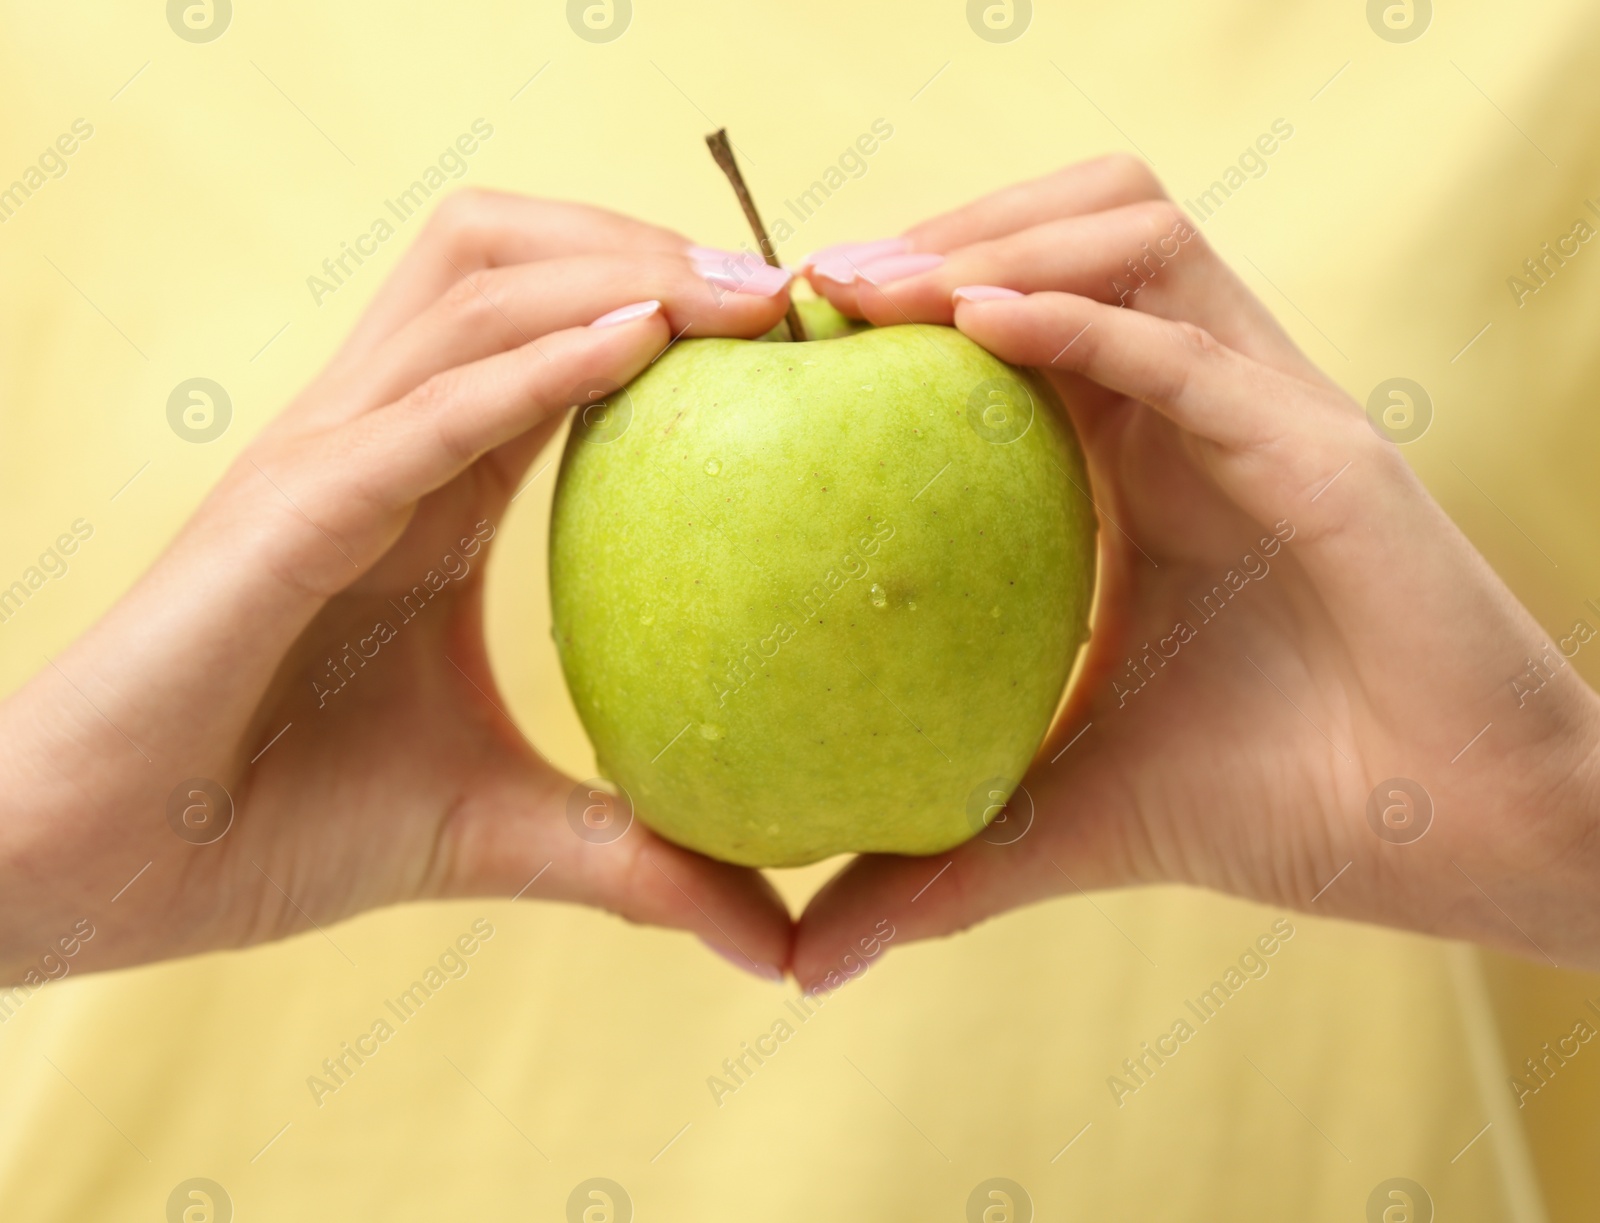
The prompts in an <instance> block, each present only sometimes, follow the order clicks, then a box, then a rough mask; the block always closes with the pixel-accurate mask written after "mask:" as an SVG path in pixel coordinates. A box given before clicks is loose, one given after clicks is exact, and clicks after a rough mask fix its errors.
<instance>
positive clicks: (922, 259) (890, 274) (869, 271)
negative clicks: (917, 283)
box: [861, 255, 944, 285]
mask: <svg viewBox="0 0 1600 1223" xmlns="http://www.w3.org/2000/svg"><path fill="white" fill-rule="evenodd" d="M943 262H944V256H943V255H890V256H889V257H888V258H886V259H874V260H873V261H872V262H871V263H867V264H863V265H862V267H861V279H862V280H864V281H866V282H867V283H868V284H869V285H886V284H892V283H893V282H894V281H896V280H905V279H906V278H907V277H909V276H920V275H921V274H922V273H923V272H931V271H933V269H934V268H936V267H938V266H939V265H940V264H942V263H943Z"/></svg>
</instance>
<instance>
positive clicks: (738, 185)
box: [706, 127, 807, 340]
mask: <svg viewBox="0 0 1600 1223" xmlns="http://www.w3.org/2000/svg"><path fill="white" fill-rule="evenodd" d="M706 147H707V148H709V149H710V150H711V156H712V157H714V158H715V159H716V162H717V165H719V166H720V167H722V172H723V173H724V174H726V175H727V176H728V182H729V183H731V184H732V185H733V193H734V194H735V195H736V196H738V197H739V207H741V208H743V209H744V217H745V220H747V221H749V222H750V229H751V230H752V231H753V232H754V233H755V236H756V244H757V245H758V246H760V248H761V255H762V258H764V259H765V260H766V261H767V264H768V265H769V266H771V267H775V268H777V267H782V266H783V265H782V264H781V263H779V262H778V256H777V254H776V252H774V250H773V249H772V239H771V238H769V237H767V227H766V226H765V225H763V224H762V223H761V214H760V213H759V212H757V211H756V202H755V201H754V200H753V199H751V198H750V188H749V187H747V186H745V183H744V175H743V174H741V173H740V172H739V163H738V162H736V161H735V160H734V159H733V146H732V145H731V144H729V143H728V129H727V128H725V127H719V128H718V129H717V130H716V131H714V132H712V133H711V134H710V135H709V136H707V137H706ZM784 320H785V321H786V322H787V323H788V324H789V338H790V339H791V340H805V339H806V338H807V337H806V329H805V324H803V323H802V322H801V321H800V312H799V311H798V310H796V309H795V308H794V301H793V300H792V299H791V300H790V302H789V312H788V313H787V314H785V315H784Z"/></svg>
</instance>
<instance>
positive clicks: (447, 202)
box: [430, 187, 490, 234]
mask: <svg viewBox="0 0 1600 1223" xmlns="http://www.w3.org/2000/svg"><path fill="white" fill-rule="evenodd" d="M489 194H490V193H489V192H487V191H484V190H483V189H482V188H480V187H458V188H456V189H455V190H454V191H452V192H451V193H450V194H449V195H447V196H445V197H444V199H442V200H440V201H439V206H438V207H437V208H435V209H434V210H433V217H432V218H431V220H430V224H431V225H432V226H433V227H434V228H435V229H438V230H442V231H443V232H445V233H447V234H453V233H458V232H461V231H463V230H467V229H470V228H471V227H472V226H473V225H474V224H476V223H477V222H478V220H479V219H480V218H481V217H482V215H483V209H484V205H485V203H486V202H487V200H488V198H489Z"/></svg>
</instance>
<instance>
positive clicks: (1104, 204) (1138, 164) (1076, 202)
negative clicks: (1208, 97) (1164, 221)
mask: <svg viewBox="0 0 1600 1223" xmlns="http://www.w3.org/2000/svg"><path fill="white" fill-rule="evenodd" d="M1165 196H1166V192H1164V191H1163V190H1162V189H1161V183H1160V181H1159V180H1158V179H1157V178H1156V176H1155V173H1154V172H1153V171H1152V170H1151V169H1150V167H1149V166H1147V165H1146V164H1145V163H1144V162H1143V161H1141V160H1139V159H1138V158H1137V157H1133V156H1131V155H1129V154H1127V153H1111V154H1108V155H1107V156H1105V157H1096V158H1093V159H1091V160H1089V161H1080V162H1077V163H1075V164H1074V165H1070V166H1064V167H1062V168H1061V169H1059V170H1056V171H1054V172H1053V173H1051V174H1046V175H1045V176H1044V177H1042V178H1036V179H1032V180H1031V181H1029V182H1025V183H1015V184H1013V185H1011V186H1009V187H1002V188H1001V189H1000V190H998V191H995V192H991V193H990V194H989V195H986V196H983V197H981V198H979V199H976V200H973V201H972V202H971V203H970V204H964V205H962V206H961V207H960V208H957V209H954V210H953V211H951V212H947V213H944V214H943V215H941V216H937V217H933V218H930V219H929V220H926V221H924V222H922V223H921V224H920V225H917V226H914V227H913V228H912V229H910V230H908V231H907V232H906V237H907V239H909V241H910V245H909V247H908V248H907V249H909V250H916V251H937V252H939V253H941V254H948V253H950V252H951V251H954V250H956V249H958V248H959V247H963V246H970V245H972V244H973V243H974V242H986V241H989V240H991V239H994V238H1000V237H1004V236H1005V235H1006V234H1011V233H1016V232H1017V231H1018V230H1022V229H1028V228H1030V227H1032V226H1035V225H1041V224H1043V223H1045V222H1046V221H1052V220H1057V219H1060V218H1062V217H1075V216H1082V215H1084V214H1086V213H1093V212H1103V211H1105V210H1107V209H1111V208H1120V207H1122V206H1123V205H1125V204H1132V203H1136V202H1138V201H1140V200H1159V199H1163V198H1165Z"/></svg>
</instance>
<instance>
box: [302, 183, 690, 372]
mask: <svg viewBox="0 0 1600 1223" xmlns="http://www.w3.org/2000/svg"><path fill="white" fill-rule="evenodd" d="M688 245H689V241H688V239H687V238H684V237H683V236H682V235H681V234H676V233H673V232H672V231H671V230H667V229H662V228H661V227H659V226H656V225H650V224H647V223H646V222H643V221H636V220H634V219H632V218H631V217H625V216H622V215H620V214H618V213H614V212H608V211H606V210H605V209H602V208H594V207H591V206H589V205H587V204H574V203H569V202H567V201H564V200H541V199H533V198H530V197H528V196H523V195H514V194H511V193H509V192H502V191H486V190H482V189H478V188H473V189H469V190H464V191H457V192H455V193H453V194H451V195H449V196H447V197H446V198H445V199H444V201H443V202H442V203H441V204H440V205H439V207H438V208H437V209H436V210H435V211H434V213H433V215H432V216H431V217H430V218H429V219H428V222H427V224H426V225H425V226H424V227H423V230H422V233H421V234H420V235H419V236H418V238H417V240H416V242H415V243H413V244H412V246H411V247H410V249H409V250H407V251H406V253H405V254H404V255H403V256H401V258H400V261H399V263H398V264H396V265H395V268H394V270H393V271H392V272H390V273H389V275H388V277H387V278H386V279H385V280H384V282H383V284H382V286H381V287H380V288H379V289H378V292H377V293H376V295H375V296H374V297H373V300H372V304H371V305H370V306H368V307H367V310H366V312H365V313H364V314H363V315H362V317H361V321H360V322H359V323H357V324H356V327H355V329H354V330H353V331H352V332H351V333H350V336H349V338H348V339H347V340H346V341H345V343H344V345H343V346H342V347H341V348H340V350H339V354H338V356H337V357H335V359H334V362H333V366H334V367H335V368H338V367H342V366H346V365H351V364H355V363H358V362H359V361H360V360H361V359H362V358H363V357H365V356H366V354H368V353H369V352H371V351H372V349H373V348H374V347H375V346H376V345H377V344H379V343H380V342H381V341H382V340H383V339H384V337H386V336H389V335H392V334H393V333H394V332H396V331H397V330H399V329H400V328H401V327H403V326H404V325H405V324H406V323H407V322H408V321H410V320H411V319H413V318H415V317H416V316H417V315H418V314H420V313H421V312H422V311H423V310H425V309H427V307H428V306H429V305H431V304H432V303H433V302H434V301H435V300H436V299H437V298H438V297H439V296H440V295H441V294H442V293H444V292H445V291H446V290H447V289H449V288H450V286H451V285H453V284H455V283H456V282H457V281H458V280H460V279H461V278H462V277H464V276H469V275H471V274H472V273H473V272H477V271H480V270H482V269H484V268H492V267H504V266H506V265H509V264H515V263H530V262H533V261H534V260H538V259H549V258H553V257H555V256H559V255H580V254H585V253H589V252H613V253H614V252H618V251H656V252H661V253H671V254H681V253H682V252H683V251H684V250H685V249H687V247H688ZM356 258H357V259H359V256H356ZM356 266H358V264H352V263H351V262H350V257H348V256H347V257H346V258H345V261H344V264H343V266H342V268H336V269H335V272H334V273H333V274H334V275H337V274H339V272H340V271H342V272H343V273H344V274H346V275H348V274H349V273H351V272H353V271H354V270H355V267H356ZM636 300H637V299H636Z"/></svg>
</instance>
